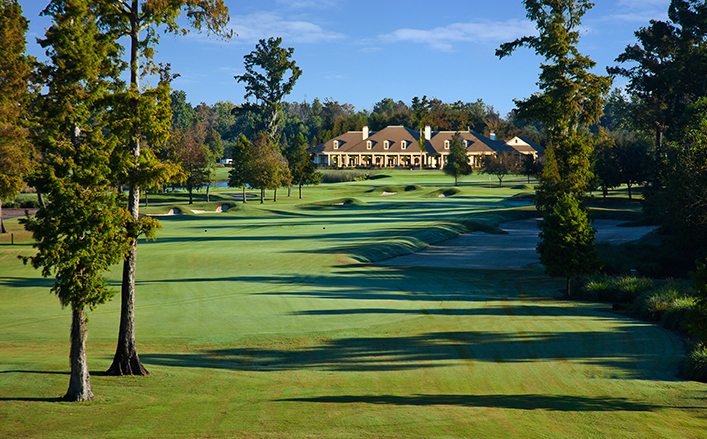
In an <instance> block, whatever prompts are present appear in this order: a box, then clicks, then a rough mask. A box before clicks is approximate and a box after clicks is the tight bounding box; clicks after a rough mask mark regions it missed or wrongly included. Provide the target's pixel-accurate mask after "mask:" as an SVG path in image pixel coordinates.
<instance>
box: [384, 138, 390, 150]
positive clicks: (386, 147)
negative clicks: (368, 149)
mask: <svg viewBox="0 0 707 439" xmlns="http://www.w3.org/2000/svg"><path fill="white" fill-rule="evenodd" d="M383 149H390V142H389V141H387V140H386V141H385V142H383Z"/></svg>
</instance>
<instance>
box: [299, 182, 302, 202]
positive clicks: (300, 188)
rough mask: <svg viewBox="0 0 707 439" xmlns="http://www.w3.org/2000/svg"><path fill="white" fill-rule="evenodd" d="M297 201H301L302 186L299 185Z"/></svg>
mask: <svg viewBox="0 0 707 439" xmlns="http://www.w3.org/2000/svg"><path fill="white" fill-rule="evenodd" d="M299 199H300V200H301V199H302V185H299Z"/></svg>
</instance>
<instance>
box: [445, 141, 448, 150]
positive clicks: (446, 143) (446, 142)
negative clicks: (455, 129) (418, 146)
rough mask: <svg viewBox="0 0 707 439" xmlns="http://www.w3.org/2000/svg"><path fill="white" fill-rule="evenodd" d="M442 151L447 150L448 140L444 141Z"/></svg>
mask: <svg viewBox="0 0 707 439" xmlns="http://www.w3.org/2000/svg"><path fill="white" fill-rule="evenodd" d="M444 149H449V140H445V141H444Z"/></svg>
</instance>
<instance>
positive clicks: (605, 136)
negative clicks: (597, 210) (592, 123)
mask: <svg viewBox="0 0 707 439" xmlns="http://www.w3.org/2000/svg"><path fill="white" fill-rule="evenodd" d="M593 162H594V177H595V179H596V182H597V185H598V186H599V187H600V188H601V193H602V196H603V197H604V198H605V199H606V197H607V195H609V189H611V188H615V187H617V186H619V185H620V184H621V169H620V168H619V163H618V159H617V157H616V140H615V138H614V136H612V134H611V133H610V132H608V131H607V130H605V129H603V128H600V130H599V136H598V139H597V144H596V146H595V148H594V157H593Z"/></svg>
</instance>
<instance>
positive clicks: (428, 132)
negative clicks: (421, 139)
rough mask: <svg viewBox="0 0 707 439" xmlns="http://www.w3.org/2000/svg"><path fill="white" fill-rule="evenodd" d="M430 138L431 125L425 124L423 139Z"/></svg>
mask: <svg viewBox="0 0 707 439" xmlns="http://www.w3.org/2000/svg"><path fill="white" fill-rule="evenodd" d="M431 138H432V127H431V126H429V125H425V140H430V139H431Z"/></svg>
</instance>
